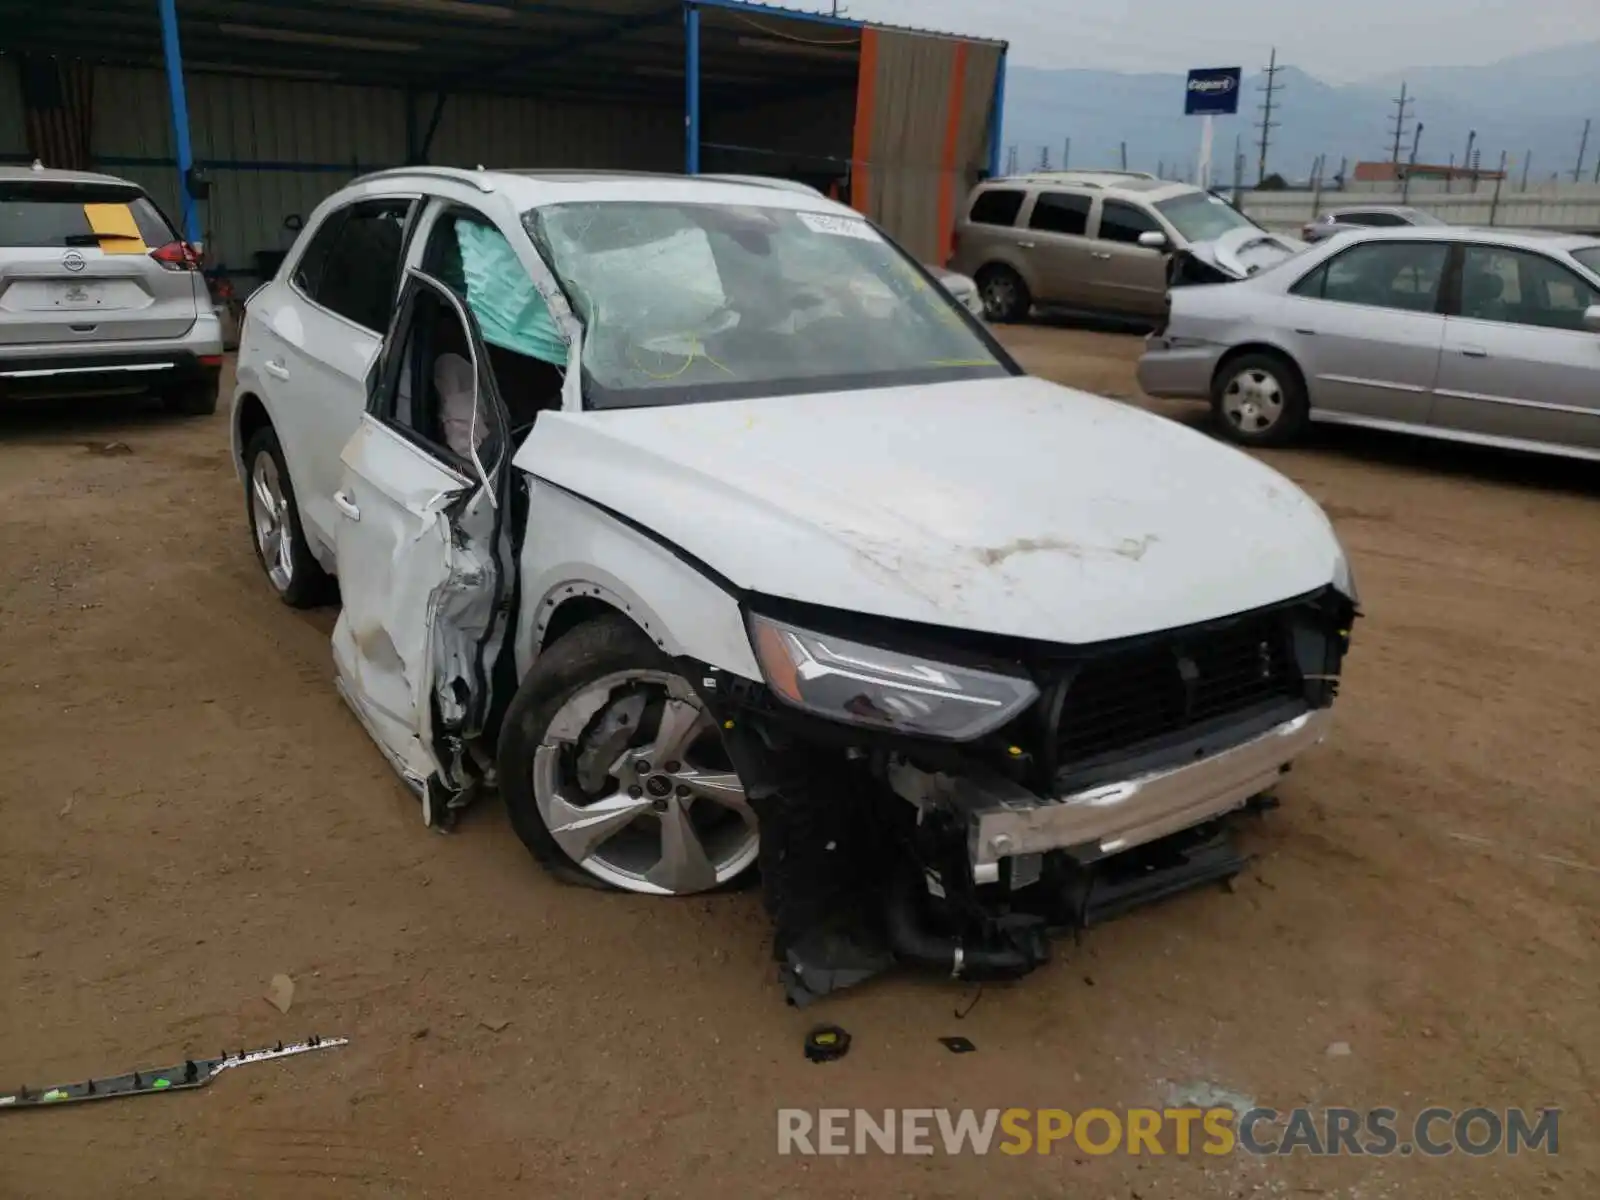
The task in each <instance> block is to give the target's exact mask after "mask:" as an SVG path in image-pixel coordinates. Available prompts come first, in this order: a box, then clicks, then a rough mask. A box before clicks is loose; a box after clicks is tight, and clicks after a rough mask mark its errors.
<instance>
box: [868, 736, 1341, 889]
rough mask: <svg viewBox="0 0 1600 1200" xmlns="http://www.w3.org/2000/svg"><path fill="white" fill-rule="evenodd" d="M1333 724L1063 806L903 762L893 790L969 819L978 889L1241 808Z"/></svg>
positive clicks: (1082, 795) (999, 781) (1109, 786)
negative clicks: (1008, 866) (1040, 860)
mask: <svg viewBox="0 0 1600 1200" xmlns="http://www.w3.org/2000/svg"><path fill="white" fill-rule="evenodd" d="M1331 716H1332V714H1331V712H1330V710H1328V709H1315V710H1313V711H1310V712H1305V713H1301V714H1300V715H1299V716H1296V717H1293V718H1292V719H1290V720H1287V721H1284V722H1283V723H1281V724H1279V725H1276V726H1274V727H1272V728H1271V729H1268V730H1267V731H1266V732H1264V733H1261V734H1259V735H1257V736H1255V737H1252V738H1249V739H1248V740H1246V741H1243V742H1240V743H1239V744H1237V745H1235V746H1232V747H1230V748H1228V749H1226V750H1221V751H1218V752H1216V753H1215V754H1211V755H1209V756H1208V757H1206V758H1204V759H1201V760H1199V761H1197V762H1192V763H1187V764H1185V765H1182V766H1175V767H1168V768H1165V769H1161V770H1152V771H1148V772H1145V773H1143V774H1138V775H1131V776H1129V777H1128V778H1126V779H1121V780H1116V781H1113V782H1109V783H1101V784H1097V785H1096V786H1094V787H1089V788H1084V789H1083V790H1081V791H1076V792H1071V793H1069V794H1067V795H1063V796H1057V797H1045V796H1039V795H1036V794H1035V793H1033V792H1031V791H1029V790H1028V789H1027V788H1025V787H1023V786H1022V785H1021V784H1019V783H1014V782H1012V781H1011V780H1009V779H1006V778H1005V777H1003V776H999V775H987V776H970V775H960V776H957V775H945V774H931V773H928V772H925V771H922V770H920V769H919V768H916V767H913V766H911V765H909V764H905V763H902V764H898V765H896V766H894V767H892V768H891V769H890V783H891V785H892V786H893V787H894V790H895V791H896V792H898V793H899V794H900V795H901V796H903V797H905V798H906V799H910V800H912V801H913V802H915V803H922V802H925V801H927V800H936V801H939V802H942V803H946V804H948V805H950V806H951V807H953V808H954V809H955V810H956V811H958V812H960V813H961V814H963V816H964V817H965V820H966V826H967V839H968V855H969V859H970V865H971V868H972V878H973V882H974V883H976V884H987V883H996V882H999V880H1000V864H1001V862H1002V861H1003V860H1004V859H1008V858H1011V859H1017V858H1021V857H1023V856H1027V855H1037V854H1043V853H1045V852H1047V851H1054V850H1062V851H1066V852H1067V853H1068V854H1070V855H1071V856H1072V857H1073V858H1074V859H1076V860H1077V861H1079V862H1081V863H1089V862H1094V861H1096V860H1098V859H1101V858H1105V857H1107V856H1109V855H1113V854H1118V853H1120V852H1122V851H1124V850H1130V849H1132V848H1134V847H1136V846H1142V845H1144V844H1146V843H1148V842H1153V841H1156V840H1158V839H1160V838H1164V837H1167V836H1169V835H1171V834H1174V833H1178V832H1180V831H1182V830H1185V829H1189V828H1192V827H1194V826H1196V825H1201V824H1204V823H1205V822H1207V821H1211V820H1214V819H1216V818H1218V817H1221V816H1224V815H1226V814H1227V813H1230V812H1233V811H1234V810H1235V809H1239V808H1242V807H1244V805H1245V804H1246V802H1247V801H1249V800H1250V799H1251V798H1252V797H1253V796H1256V795H1259V794H1260V793H1262V792H1264V791H1266V790H1267V789H1268V788H1270V787H1271V786H1272V784H1273V782H1274V781H1275V780H1276V779H1277V778H1278V777H1279V776H1280V775H1282V774H1283V773H1284V772H1285V771H1287V770H1288V768H1289V764H1290V763H1291V762H1292V761H1293V760H1294V759H1295V757H1297V756H1298V755H1299V754H1301V753H1302V752H1304V751H1305V750H1307V749H1309V748H1310V747H1312V746H1314V745H1316V744H1317V743H1318V742H1320V741H1322V739H1323V737H1324V736H1325V735H1326V733H1327V730H1328V726H1329V723H1330V720H1331Z"/></svg>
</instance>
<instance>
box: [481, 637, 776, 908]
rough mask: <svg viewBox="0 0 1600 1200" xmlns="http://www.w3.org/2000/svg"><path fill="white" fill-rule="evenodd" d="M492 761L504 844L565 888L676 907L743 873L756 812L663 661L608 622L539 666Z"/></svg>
mask: <svg viewBox="0 0 1600 1200" xmlns="http://www.w3.org/2000/svg"><path fill="white" fill-rule="evenodd" d="M499 757H500V763H499V768H500V788H501V793H502V795H503V796H504V798H505V802H506V810H507V812H508V813H509V814H510V817H511V824H512V826H513V827H514V828H515V829H516V831H517V836H518V837H520V838H521V839H522V841H523V844H524V845H526V846H527V847H528V849H529V850H530V851H531V852H532V854H533V856H534V858H536V859H538V861H539V862H540V863H541V864H542V865H543V866H544V867H545V868H546V869H547V870H549V871H550V872H551V873H552V874H554V875H555V876H556V877H557V878H559V879H563V880H565V881H566V882H568V883H580V884H586V885H588V886H591V887H611V888H617V889H620V890H622V891H628V892H640V893H644V894H647V895H657V896H687V895H693V894H695V893H697V892H707V891H711V890H712V889H715V888H721V887H726V886H729V885H732V884H733V883H734V882H735V881H737V880H738V879H739V878H740V877H741V876H743V875H745V874H746V873H747V872H748V871H749V869H750V868H751V867H752V866H753V865H754V864H755V861H756V855H757V851H758V850H759V846H760V843H759V839H758V837H757V833H756V818H755V814H754V813H753V812H752V811H751V809H750V806H749V804H748V802H747V801H746V798H745V792H744V786H743V784H741V783H740V781H739V776H738V773H737V772H735V771H734V769H733V767H732V765H731V764H730V762H729V761H728V755H727V751H726V750H725V749H724V748H723V744H722V734H721V731H720V730H719V729H718V728H717V726H716V723H715V722H714V721H713V720H712V719H711V716H710V714H708V713H707V712H706V710H705V707H704V706H703V705H702V704H701V702H700V700H699V697H698V696H697V695H696V693H695V690H694V688H693V687H692V686H691V685H690V683H689V681H688V680H687V679H685V678H684V677H683V676H682V675H681V674H679V673H678V670H677V667H676V665H675V664H674V663H673V661H672V659H671V658H669V657H668V656H667V655H666V654H664V653H662V651H661V650H660V649H659V648H658V647H657V646H656V645H655V644H654V643H653V642H652V641H651V640H650V638H649V637H648V636H646V635H645V633H644V632H643V631H642V630H641V629H640V628H639V627H638V626H637V625H635V624H634V623H633V622H632V621H631V620H629V619H628V618H627V617H625V616H623V615H621V614H620V613H619V614H617V615H615V616H607V617H599V618H596V619H594V620H590V621H587V622H585V623H584V624H581V625H579V626H577V627H576V628H574V629H572V630H570V631H568V632H567V633H565V634H563V635H562V636H561V637H559V638H558V639H557V640H556V641H555V642H554V643H553V644H552V645H551V646H549V647H548V648H546V649H545V650H544V651H543V652H542V653H541V654H540V655H539V657H538V659H537V661H536V662H535V663H534V666H533V669H532V670H531V671H529V672H528V675H527V677H526V678H525V679H524V680H523V681H522V686H521V687H520V688H519V689H518V691H517V694H516V697H515V698H514V699H513V700H512V702H511V707H510V710H509V711H508V712H507V714H506V720H505V725H504V727H503V728H502V731H501V735H500V752H499Z"/></svg>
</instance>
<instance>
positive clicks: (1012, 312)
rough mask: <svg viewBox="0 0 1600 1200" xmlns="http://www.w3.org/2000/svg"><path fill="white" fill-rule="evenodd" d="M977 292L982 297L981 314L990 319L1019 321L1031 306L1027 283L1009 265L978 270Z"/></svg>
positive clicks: (1004, 321)
mask: <svg viewBox="0 0 1600 1200" xmlns="http://www.w3.org/2000/svg"><path fill="white" fill-rule="evenodd" d="M978 294H979V295H980V296H981V297H982V298H983V315H984V316H985V317H987V318H988V319H989V320H991V321H996V322H1000V323H1002V324H1004V323H1007V322H1014V321H1021V320H1023V319H1025V318H1026V317H1027V315H1028V310H1029V309H1031V308H1032V307H1033V297H1032V296H1030V295H1029V294H1028V285H1027V284H1026V283H1024V282H1023V280H1022V276H1020V275H1018V274H1017V273H1016V272H1015V271H1013V270H1012V269H1011V268H1010V267H1002V266H993V267H985V268H984V269H983V270H981V271H979V272H978Z"/></svg>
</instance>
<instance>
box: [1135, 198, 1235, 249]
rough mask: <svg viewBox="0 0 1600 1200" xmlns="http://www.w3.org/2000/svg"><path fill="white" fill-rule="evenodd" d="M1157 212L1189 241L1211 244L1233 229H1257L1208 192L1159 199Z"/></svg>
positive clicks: (1226, 203)
mask: <svg viewBox="0 0 1600 1200" xmlns="http://www.w3.org/2000/svg"><path fill="white" fill-rule="evenodd" d="M1156 210H1157V211H1158V212H1160V213H1161V215H1162V216H1163V217H1165V218H1166V219H1167V220H1168V222H1170V223H1171V225H1172V227H1173V228H1174V229H1176V230H1177V231H1178V232H1179V233H1181V234H1183V236H1184V239H1185V240H1186V241H1190V242H1211V241H1215V240H1216V239H1217V238H1219V237H1221V236H1222V235H1223V234H1225V233H1232V232H1233V231H1234V230H1235V229H1258V228H1260V227H1259V226H1258V225H1257V224H1256V223H1255V222H1254V221H1252V220H1251V219H1250V218H1249V217H1247V216H1245V215H1244V214H1243V213H1241V212H1240V211H1239V210H1238V209H1236V208H1234V207H1233V206H1232V205H1231V204H1229V203H1228V202H1227V201H1226V200H1223V199H1221V198H1220V197H1217V196H1213V195H1211V194H1210V193H1208V192H1186V193H1185V194H1184V195H1182V196H1174V197H1173V198H1172V199H1171V200H1158V201H1157V202H1156Z"/></svg>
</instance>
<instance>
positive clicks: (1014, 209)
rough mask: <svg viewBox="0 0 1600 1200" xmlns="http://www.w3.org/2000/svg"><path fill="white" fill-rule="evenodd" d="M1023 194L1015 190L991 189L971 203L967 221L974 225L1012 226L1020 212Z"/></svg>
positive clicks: (981, 193) (980, 194)
mask: <svg viewBox="0 0 1600 1200" xmlns="http://www.w3.org/2000/svg"><path fill="white" fill-rule="evenodd" d="M1022 197H1023V193H1022V192H1021V191H1020V190H1019V189H1017V188H991V189H990V190H989V191H987V192H980V193H979V194H978V198H977V199H976V200H974V201H973V202H972V211H971V212H969V213H968V214H967V220H969V221H971V222H972V223H973V224H974V225H1014V224H1016V221H1017V214H1018V213H1019V212H1021V211H1022Z"/></svg>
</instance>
